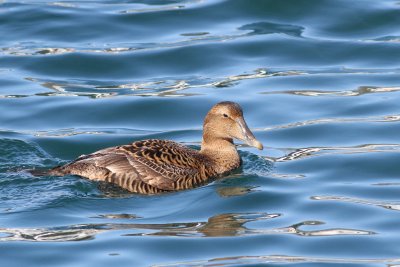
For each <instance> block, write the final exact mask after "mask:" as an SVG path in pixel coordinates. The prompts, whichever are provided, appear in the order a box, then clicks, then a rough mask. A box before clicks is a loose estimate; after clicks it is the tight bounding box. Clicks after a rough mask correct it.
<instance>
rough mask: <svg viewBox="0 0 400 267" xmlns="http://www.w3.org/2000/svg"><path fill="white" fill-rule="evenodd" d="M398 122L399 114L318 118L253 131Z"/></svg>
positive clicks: (399, 119)
mask: <svg viewBox="0 0 400 267" xmlns="http://www.w3.org/2000/svg"><path fill="white" fill-rule="evenodd" d="M397 121H400V114H390V115H383V116H376V117H364V118H363V117H361V118H360V117H355V118H351V117H350V118H349V117H347V118H320V119H315V120H307V121H298V122H294V123H289V124H284V125H277V126H272V127H266V128H256V129H255V130H259V131H260V130H264V131H270V130H279V129H290V128H295V127H302V126H308V125H317V124H328V123H353V122H397Z"/></svg>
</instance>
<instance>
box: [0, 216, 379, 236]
mask: <svg viewBox="0 0 400 267" xmlns="http://www.w3.org/2000/svg"><path fill="white" fill-rule="evenodd" d="M280 216H281V215H280V214H277V213H275V214H267V213H227V214H219V215H216V216H213V217H211V218H209V219H208V221H207V222H185V223H164V224H140V223H125V224H123V223H120V224H117V223H103V224H81V225H72V226H67V227H55V228H47V229H39V228H25V229H24V228H0V241H22V240H24V241H38V242H41V241H46V242H49V241H81V240H89V239H93V238H95V236H96V235H97V234H100V233H102V232H105V231H113V230H126V231H129V232H126V233H124V234H123V235H124V236H179V237H224V236H246V235H266V234H267V235H271V234H295V235H299V236H308V237H311V236H337V235H371V234H374V232H371V231H365V230H356V229H345V228H332V229H319V230H308V231H306V230H302V229H301V227H302V226H313V225H321V224H324V223H323V222H320V221H305V222H301V223H297V224H294V225H291V226H288V227H282V228H273V229H250V228H248V227H246V226H245V224H247V223H249V222H253V221H263V220H269V219H274V218H277V217H280ZM94 218H99V219H136V218H138V217H137V216H136V215H133V216H132V215H121V214H117V215H112V214H107V215H99V216H96V217H94ZM132 232H133V233H132Z"/></svg>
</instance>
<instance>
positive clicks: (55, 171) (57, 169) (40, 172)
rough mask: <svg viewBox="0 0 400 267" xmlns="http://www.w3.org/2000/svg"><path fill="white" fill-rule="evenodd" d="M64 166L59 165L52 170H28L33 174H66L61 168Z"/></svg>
mask: <svg viewBox="0 0 400 267" xmlns="http://www.w3.org/2000/svg"><path fill="white" fill-rule="evenodd" d="M61 167H62V166H57V167H55V168H53V169H50V170H43V169H32V170H28V172H29V173H30V174H32V175H33V176H64V175H65V173H64V172H63V171H62V169H61Z"/></svg>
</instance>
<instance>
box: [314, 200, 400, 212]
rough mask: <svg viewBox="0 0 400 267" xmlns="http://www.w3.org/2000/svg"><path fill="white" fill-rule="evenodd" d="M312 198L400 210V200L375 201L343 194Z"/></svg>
mask: <svg viewBox="0 0 400 267" xmlns="http://www.w3.org/2000/svg"><path fill="white" fill-rule="evenodd" d="M311 199H312V200H325V201H338V202H349V203H354V204H362V205H369V206H375V207H379V208H385V209H389V210H395V211H400V203H399V202H384V201H373V200H365V199H360V198H351V197H342V196H313V197H311Z"/></svg>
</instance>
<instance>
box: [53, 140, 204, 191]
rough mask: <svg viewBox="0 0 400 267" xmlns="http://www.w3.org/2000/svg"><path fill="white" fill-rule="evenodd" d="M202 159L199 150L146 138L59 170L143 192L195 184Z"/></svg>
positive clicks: (80, 159)
mask: <svg viewBox="0 0 400 267" xmlns="http://www.w3.org/2000/svg"><path fill="white" fill-rule="evenodd" d="M200 163H201V160H200V158H199V155H198V152H197V151H195V150H192V149H190V148H187V147H184V146H182V145H180V144H178V143H175V142H172V141H165V140H144V141H137V142H134V143H132V144H129V145H123V146H117V147H111V148H106V149H103V150H99V151H97V152H95V153H93V154H89V155H84V156H81V157H79V158H78V159H77V160H76V161H74V162H72V163H70V164H67V165H65V166H63V167H61V169H60V170H62V171H63V172H64V173H70V174H75V175H80V176H83V177H87V178H89V179H93V180H103V181H108V182H112V183H115V184H117V185H119V186H121V187H123V188H125V189H128V190H129V191H133V192H140V193H143V192H142V191H152V192H153V191H157V190H154V188H156V189H159V190H162V191H165V190H167V191H170V190H176V189H184V188H189V187H193V185H194V184H195V182H196V179H199V178H198V177H199V176H200V173H199V166H200Z"/></svg>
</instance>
